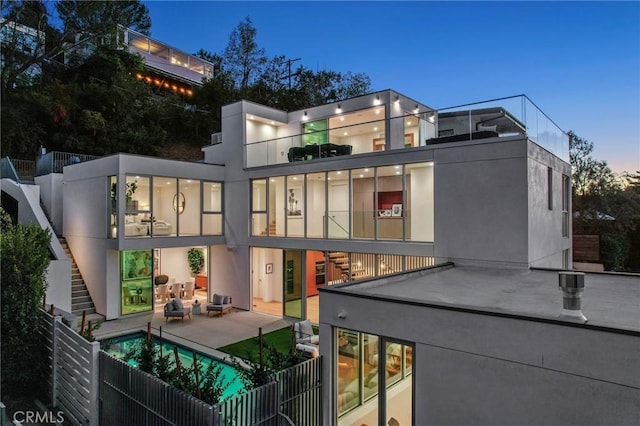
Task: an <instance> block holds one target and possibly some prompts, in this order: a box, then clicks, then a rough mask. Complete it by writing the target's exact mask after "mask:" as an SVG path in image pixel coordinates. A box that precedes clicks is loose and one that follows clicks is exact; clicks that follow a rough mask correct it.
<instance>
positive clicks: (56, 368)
mask: <svg viewBox="0 0 640 426" xmlns="http://www.w3.org/2000/svg"><path fill="white" fill-rule="evenodd" d="M40 315H41V319H42V321H41V323H40V324H41V327H40V333H41V335H42V337H43V341H44V343H45V346H46V348H47V351H48V354H47V356H48V358H49V364H48V365H49V371H48V374H47V377H46V378H45V381H46V383H47V385H48V389H49V390H50V402H51V404H52V405H53V407H57V408H60V409H61V410H62V411H64V415H65V419H66V420H67V421H69V422H70V423H73V424H90V425H97V424H98V379H99V378H98V354H99V352H100V344H99V343H98V342H88V341H87V340H86V339H84V338H83V337H82V336H80V335H79V334H78V333H76V332H75V331H74V330H72V329H71V328H69V327H67V326H66V325H65V324H64V323H63V322H62V318H61V317H59V316H57V317H53V316H51V315H49V314H47V313H45V312H44V311H41V312H40Z"/></svg>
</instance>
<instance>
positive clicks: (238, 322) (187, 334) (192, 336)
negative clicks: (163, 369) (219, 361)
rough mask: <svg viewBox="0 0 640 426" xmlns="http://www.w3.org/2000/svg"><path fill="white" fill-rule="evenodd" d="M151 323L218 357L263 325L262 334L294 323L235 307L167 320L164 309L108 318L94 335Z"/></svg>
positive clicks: (125, 331) (177, 339) (180, 341)
mask: <svg viewBox="0 0 640 426" xmlns="http://www.w3.org/2000/svg"><path fill="white" fill-rule="evenodd" d="M148 322H151V329H152V333H153V334H154V335H156V336H157V335H160V332H161V331H162V337H163V338H165V339H167V340H170V341H172V342H175V343H178V344H181V345H184V346H187V347H189V348H192V349H195V350H197V351H200V352H202V353H205V354H208V355H212V356H215V357H218V358H225V357H226V354H225V353H222V352H220V351H218V350H216V349H217V348H219V347H222V346H226V345H229V344H231V343H234V342H238V341H241V340H245V339H248V338H250V337H256V336H257V335H258V329H259V328H260V327H262V332H263V333H269V332H271V331H274V330H278V329H281V328H283V327H287V326H289V325H290V324H292V323H293V321H291V320H286V319H283V318H278V317H274V316H271V315H265V314H260V313H255V312H249V311H240V310H235V309H234V310H232V311H231V313H228V314H225V315H216V316H209V317H207V314H206V313H204V314H202V315H194V314H191V319H189V318H186V319H185V320H184V322H182V321H181V320H179V319H169V321H168V322H165V318H164V315H163V313H162V312H154V313H151V312H150V313H148V314H145V315H136V316H132V317H130V318H123V319H117V320H111V321H105V322H104V323H102V326H101V327H100V328H99V329H98V330H96V331H95V332H94V333H93V335H94V336H95V338H96V339H97V340H105V339H109V338H112V337H116V336H121V335H124V334H131V333H135V332H138V331H146V329H147V323H148Z"/></svg>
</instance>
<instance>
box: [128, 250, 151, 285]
mask: <svg viewBox="0 0 640 426" xmlns="http://www.w3.org/2000/svg"><path fill="white" fill-rule="evenodd" d="M152 256H153V255H152V251H151V250H130V251H124V252H122V279H124V280H130V279H136V278H144V277H151V274H152V273H153V260H152Z"/></svg>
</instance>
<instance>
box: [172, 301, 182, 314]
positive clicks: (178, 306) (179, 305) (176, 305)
mask: <svg viewBox="0 0 640 426" xmlns="http://www.w3.org/2000/svg"><path fill="white" fill-rule="evenodd" d="M173 306H174V308H176V311H182V310H183V309H184V305H183V304H182V300H180V299H173Z"/></svg>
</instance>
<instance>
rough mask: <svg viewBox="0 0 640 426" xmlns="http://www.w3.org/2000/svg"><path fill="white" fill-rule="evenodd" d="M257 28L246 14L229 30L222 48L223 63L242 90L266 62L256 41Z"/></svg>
mask: <svg viewBox="0 0 640 426" xmlns="http://www.w3.org/2000/svg"><path fill="white" fill-rule="evenodd" d="M256 33H257V30H256V28H255V27H254V26H253V23H252V22H251V18H249V17H248V16H247V17H246V18H245V19H244V21H242V22H240V23H239V24H238V26H237V27H236V28H234V29H233V31H231V34H230V36H229V43H228V44H227V47H226V48H225V50H224V56H223V57H224V65H225V66H226V67H227V68H228V70H229V72H230V73H231V75H232V76H233V79H234V80H235V82H236V84H237V85H238V88H239V89H240V91H241V92H244V91H245V90H246V89H247V88H248V87H249V84H251V83H253V77H254V76H256V75H260V73H261V72H262V67H263V66H264V64H265V63H266V62H267V58H266V56H265V54H264V48H259V47H258V44H257V42H256Z"/></svg>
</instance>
